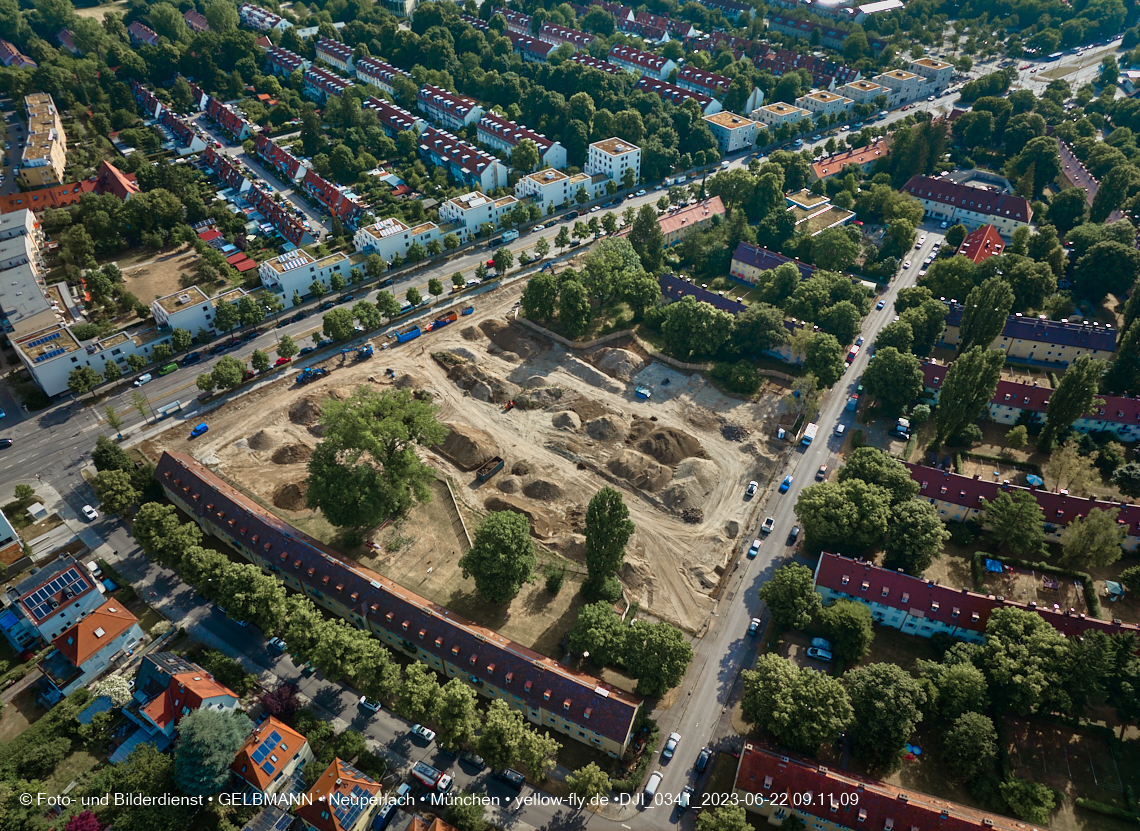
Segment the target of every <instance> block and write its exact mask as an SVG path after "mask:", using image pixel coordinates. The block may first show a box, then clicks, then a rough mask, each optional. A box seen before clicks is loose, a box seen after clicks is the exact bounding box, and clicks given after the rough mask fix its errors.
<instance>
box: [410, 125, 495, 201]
mask: <svg viewBox="0 0 1140 831" xmlns="http://www.w3.org/2000/svg"><path fill="white" fill-rule="evenodd" d="M420 156H421V157H423V159H424V161H426V162H430V163H431V164H434V165H436V166H437V167H442V168H445V169H446V170H447V172H448V173H450V174H451V176H452V178H453V179H455V180H456V181H457V182H460V183H462V184H464V185H466V186H468V187H478V188H479V189H480V190H482V191H483V192H484V193H490V192H491V191H493V190H494V189H495V188H497V187H500V186H506V184H507V173H508V168H507V166H506V165H504V164H503V163H502V162H500V161H499V160H498V159H496V158H495V157H494V156H492V155H491V154H490V153H485V152H483V151H482V150H480V149H479V148H478V147H475V146H474V145H471V144H468V143H467V142H465V141H460V140H459V139H458V138H456V137H455V136H453V135H452V134H451V133H448V132H445V131H443V130H437V129H436V128H435V127H427V128H425V129H424V131H423V132H422V133H420Z"/></svg>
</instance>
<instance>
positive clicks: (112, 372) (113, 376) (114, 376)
mask: <svg viewBox="0 0 1140 831" xmlns="http://www.w3.org/2000/svg"><path fill="white" fill-rule="evenodd" d="M122 377H123V370H122V368H121V367H120V366H119V365H118V364H117V363H115V362H114V361H107V365H106V366H105V367H103V380H104V381H106V382H107V383H109V384H111V383H114V382H115V381H118V380H119V379H120V378H122Z"/></svg>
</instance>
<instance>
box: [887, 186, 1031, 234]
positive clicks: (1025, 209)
mask: <svg viewBox="0 0 1140 831" xmlns="http://www.w3.org/2000/svg"><path fill="white" fill-rule="evenodd" d="M903 190H904V191H906V192H907V193H909V194H910V195H911V196H914V197H916V198H918V199H928V200H930V201H931V202H938V203H939V204H942V205H950V206H952V207H954V208H963V209H965V210H968V211H974V212H975V213H981V214H987V215H989V216H998V217H1006V218H1009V219H1014V220H1016V221H1018V222H1029V221H1030V220H1031V219H1032V218H1033V210H1032V209H1031V208H1030V207H1029V200H1028V199H1026V198H1025V197H1024V196H1014V195H1013V194H1010V193H994V192H993V191H992V190H982V189H981V188H972V187H970V186H969V185H960V184H958V183H957V182H953V181H951V180H950V178H949V177H941V176H939V177H937V178H935V177H933V176H917V175H916V176H912V177H911V178H910V181H909V182H907V183H906V184H905V185H903Z"/></svg>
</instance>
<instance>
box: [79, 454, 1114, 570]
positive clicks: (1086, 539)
mask: <svg viewBox="0 0 1140 831" xmlns="http://www.w3.org/2000/svg"><path fill="white" fill-rule="evenodd" d="M100 475H102V474H100ZM1119 514H1120V509H1119V508H1110V509H1109V510H1107V511H1105V510H1101V509H1100V508H1090V509H1089V512H1088V514H1087V515H1085V516H1083V517H1082V516H1080V515H1077V516H1075V517H1073V518H1072V520H1070V522H1069V524H1068V525H1067V526H1066V527H1065V529H1064V530H1063V531H1062V532H1061V549H1062V551H1063V552H1064V553H1063V555H1062V557H1061V562H1062V563H1063V564H1065V565H1076V566H1080V567H1081V568H1086V569H1087V568H1104V567H1105V566H1109V565H1112V564H1113V563H1115V562H1116V561H1117V560H1119V559H1120V555H1121V553H1122V551H1123V549H1122V548H1121V546H1122V545H1123V543H1124V537H1125V529H1126V526H1124V525H1121V524H1119V523H1117V521H1116V520H1117V516H1118V515H1119Z"/></svg>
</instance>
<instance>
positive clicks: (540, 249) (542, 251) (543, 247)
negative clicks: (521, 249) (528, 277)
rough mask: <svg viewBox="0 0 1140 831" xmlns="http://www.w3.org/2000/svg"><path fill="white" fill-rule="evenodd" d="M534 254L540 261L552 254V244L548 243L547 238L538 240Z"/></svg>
mask: <svg viewBox="0 0 1140 831" xmlns="http://www.w3.org/2000/svg"><path fill="white" fill-rule="evenodd" d="M534 253H535V254H536V255H537V256H538V258H539V259H540V260H541V259H542V258H544V257H545V256H546V255H547V254H549V253H550V243H549V242H547V241H546V237H539V238H538V241H537V242H536V243H535V244H534Z"/></svg>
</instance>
